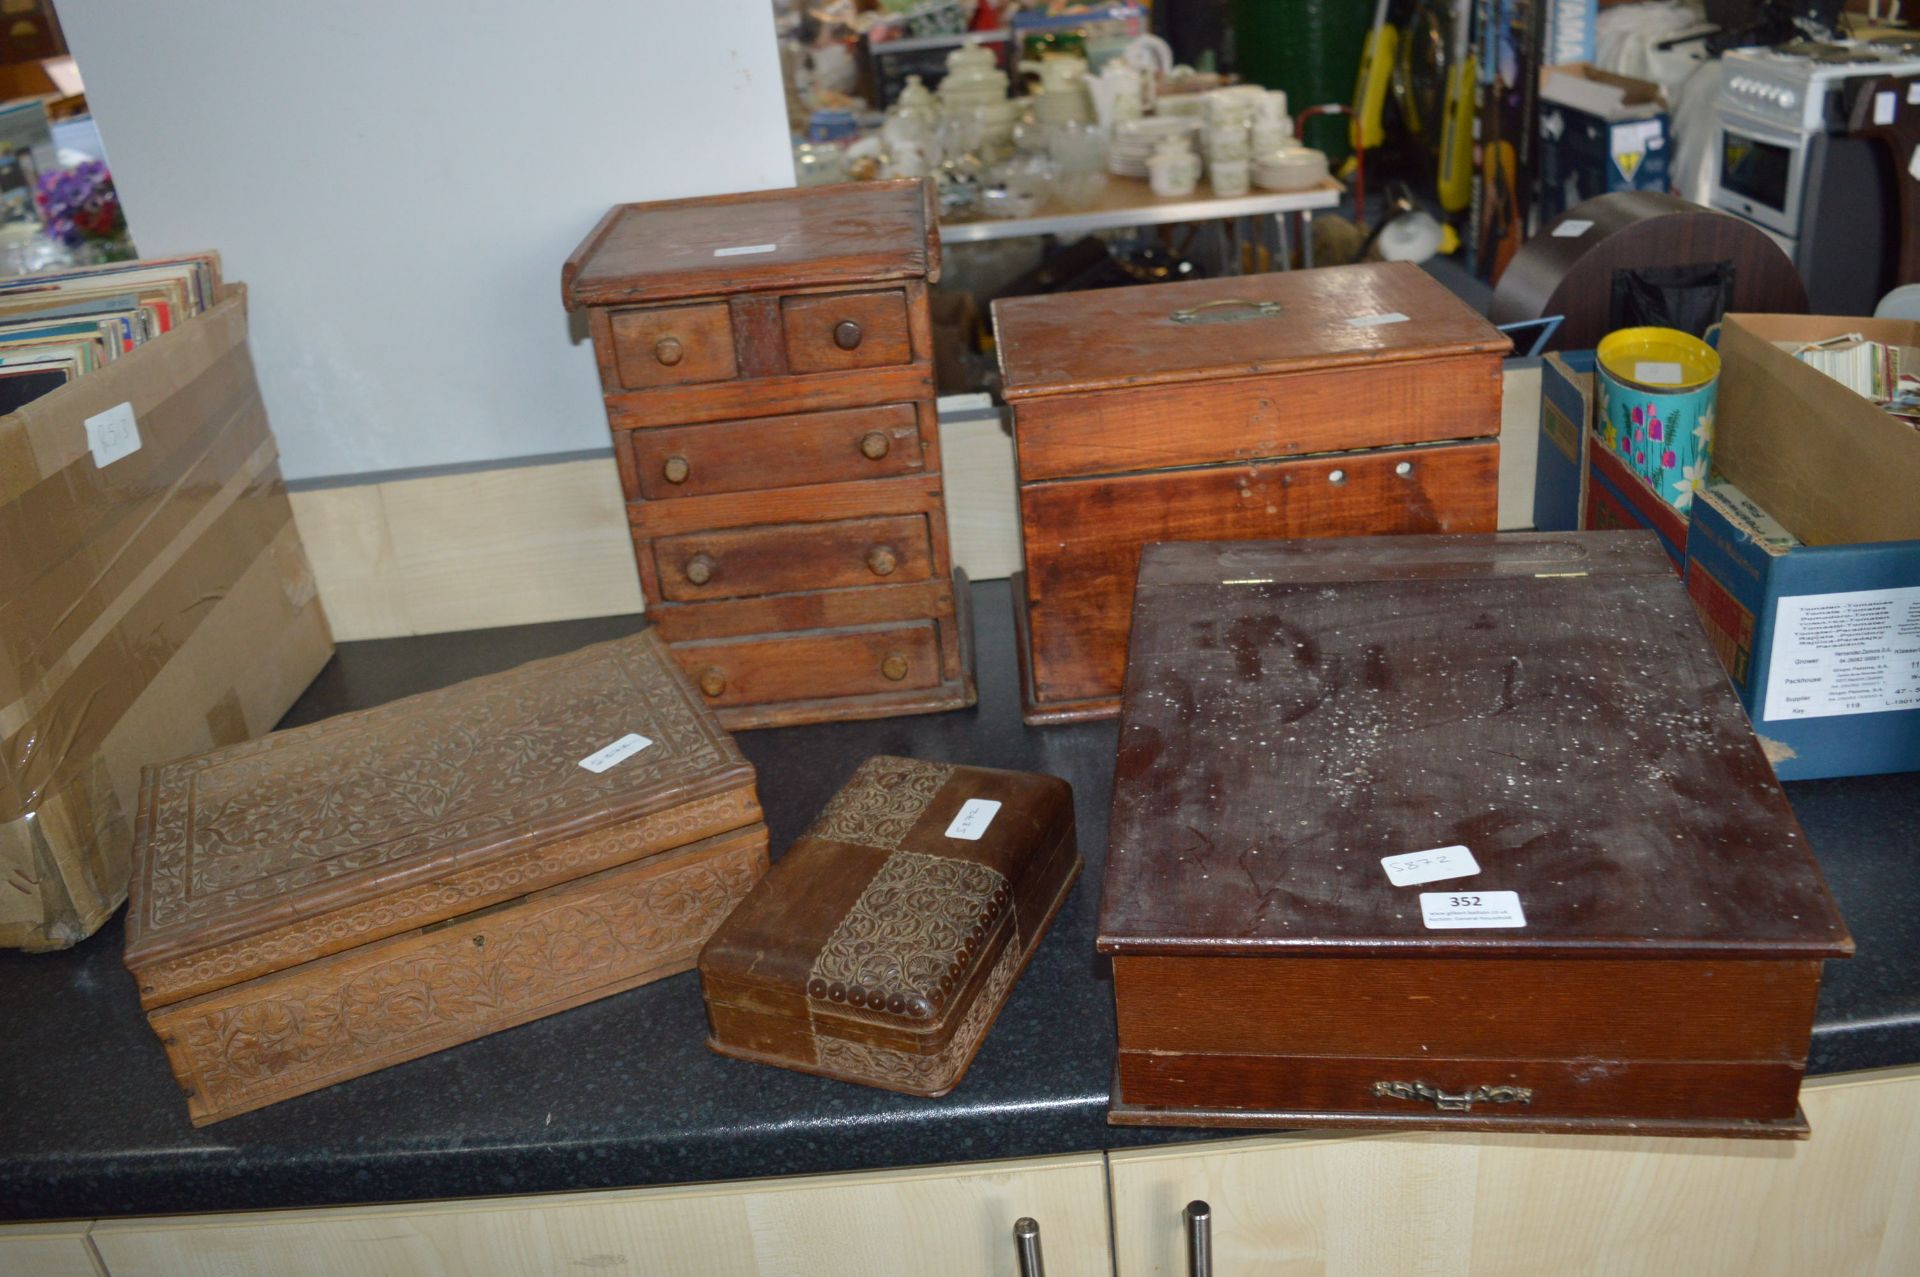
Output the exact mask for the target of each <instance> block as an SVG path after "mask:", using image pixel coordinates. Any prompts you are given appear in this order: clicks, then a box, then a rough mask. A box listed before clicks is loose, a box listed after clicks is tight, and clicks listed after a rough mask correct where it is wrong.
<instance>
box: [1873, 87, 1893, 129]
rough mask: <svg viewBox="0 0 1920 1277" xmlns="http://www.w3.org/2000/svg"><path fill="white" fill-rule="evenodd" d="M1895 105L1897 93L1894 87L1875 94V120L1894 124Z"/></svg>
mask: <svg viewBox="0 0 1920 1277" xmlns="http://www.w3.org/2000/svg"><path fill="white" fill-rule="evenodd" d="M1894 106H1895V94H1894V92H1893V90H1892V89H1883V90H1882V91H1880V92H1879V93H1876V94H1874V95H1873V122H1874V123H1875V124H1892V123H1893V112H1894Z"/></svg>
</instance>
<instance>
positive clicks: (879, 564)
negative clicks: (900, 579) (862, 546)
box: [867, 545, 900, 576]
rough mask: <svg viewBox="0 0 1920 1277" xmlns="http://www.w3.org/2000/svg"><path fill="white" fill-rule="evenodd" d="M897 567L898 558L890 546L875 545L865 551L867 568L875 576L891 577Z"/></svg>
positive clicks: (898, 563)
mask: <svg viewBox="0 0 1920 1277" xmlns="http://www.w3.org/2000/svg"><path fill="white" fill-rule="evenodd" d="M899 566H900V559H899V556H898V555H896V554H894V552H893V547H892V546H890V545H876V546H874V547H873V548H872V549H871V550H868V551H867V567H868V568H869V569H871V570H872V572H873V574H874V575H875V576H891V575H893V570H894V569H895V568H897V567H899Z"/></svg>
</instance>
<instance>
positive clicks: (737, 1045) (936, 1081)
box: [700, 756, 1081, 1096]
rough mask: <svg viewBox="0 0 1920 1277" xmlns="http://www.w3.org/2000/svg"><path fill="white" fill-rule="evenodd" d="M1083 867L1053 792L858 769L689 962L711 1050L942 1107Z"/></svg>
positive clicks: (1068, 811) (1051, 782)
mask: <svg viewBox="0 0 1920 1277" xmlns="http://www.w3.org/2000/svg"><path fill="white" fill-rule="evenodd" d="M1080 867H1081V861H1080V851H1079V848H1078V846H1077V845H1076V843H1075V841H1074V824H1073V791H1072V789H1071V788H1070V787H1069V786H1068V785H1067V782H1065V781H1064V780H1060V779H1058V778H1056V777H1053V776H1040V775H1034V774H1032V773H1028V772H1009V771H997V770H993V769H990V768H984V767H961V766H955V765H954V764H951V763H935V762H923V761H920V760H918V759H912V758H892V757H886V756H882V757H878V758H870V759H868V760H867V761H866V762H865V763H863V764H861V766H860V768H859V770H858V771H856V772H855V773H854V775H853V779H851V780H850V781H848V782H847V785H846V787H845V788H843V789H842V790H840V792H839V793H837V794H835V795H834V797H833V800H832V801H831V802H829V803H828V804H827V806H826V809H825V810H824V811H822V812H821V813H820V817H819V819H817V820H815V821H814V823H813V825H812V826H811V827H810V828H809V829H808V830H807V832H806V833H805V834H803V835H802V836H801V837H800V840H799V841H798V842H796V843H794V845H793V846H792V847H790V848H789V849H788V850H787V852H786V854H785V855H783V856H782V857H781V858H780V863H779V864H778V865H777V866H776V867H775V869H774V871H773V872H772V873H770V874H768V875H767V877H766V878H765V879H763V880H762V881H761V884H760V885H759V886H758V887H756V888H754V890H753V891H752V892H751V893H750V894H749V895H748V896H747V898H746V900H745V901H743V902H742V903H741V905H740V907H739V908H738V909H736V910H735V911H734V913H733V916H732V917H730V918H728V919H727V921H726V923H725V924H724V925H722V926H721V928H720V929H719V930H718V931H716V932H715V933H714V936H713V939H712V940H710V941H708V942H707V947H706V948H705V950H703V951H702V952H701V954H700V985H701V989H702V991H703V992H704V993H705V995H706V999H707V1017H708V1021H709V1023H710V1024H711V1025H712V1028H713V1033H712V1036H711V1037H709V1038H708V1039H707V1044H708V1045H709V1046H711V1047H712V1048H713V1049H714V1050H715V1051H718V1052H719V1053H720V1054H722V1055H729V1056H734V1057H736V1058H739V1059H742V1060H753V1061H756V1062H758V1063H761V1064H777V1065H780V1066H781V1067H783V1068H790V1069H798V1070H800V1071H801V1072H804V1073H818V1074H821V1075H822V1076H825V1077H834V1078H839V1079H841V1080H842V1081H846V1082H860V1083H863V1084H865V1085H867V1086H878V1087H882V1088H884V1089H886V1090H890V1091H904V1092H906V1093H908V1094H911V1095H924V1096H937V1095H945V1094H946V1093H947V1092H948V1091H950V1090H952V1089H953V1088H954V1086H955V1085H957V1084H958V1083H959V1081H960V1079H961V1077H962V1076H964V1075H965V1073H966V1071H967V1066H968V1065H969V1064H971V1063H972V1062H973V1057H974V1054H975V1053H976V1052H977V1051H979V1049H980V1044H981V1043H982V1042H984V1041H985V1040H986V1036H987V1031H988V1030H989V1029H991V1028H992V1027H993V1021H994V1017H995V1016H997V1015H998V1014H999V1013H1000V1008H1001V1006H1003V1005H1004V1004H1005V1003H1006V1000H1007V995H1008V994H1010V993H1011V992H1012V991H1013V985H1014V982H1015V981H1016V980H1018V979H1019V978H1020V973H1021V972H1022V971H1024V970H1026V967H1027V962H1028V960H1029V959H1031V958H1032V957H1033V952H1034V950H1035V949H1036V948H1037V947H1038V946H1039V944H1040V940H1041V938H1042V937H1043V936H1045V935H1046V932H1047V928H1048V926H1050V925H1051V924H1052V922H1053V918H1054V915H1055V914H1057V913H1058V912H1059V911H1060V906H1061V905H1062V904H1063V903H1064V902H1065V901H1066V898H1067V892H1068V891H1069V890H1071V889H1072V887H1073V881H1074V879H1075V878H1077V877H1078V876H1079V874H1080Z"/></svg>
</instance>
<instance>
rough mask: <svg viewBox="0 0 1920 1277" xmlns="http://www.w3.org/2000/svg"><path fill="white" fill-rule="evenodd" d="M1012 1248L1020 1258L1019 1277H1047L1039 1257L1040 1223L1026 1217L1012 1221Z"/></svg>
mask: <svg viewBox="0 0 1920 1277" xmlns="http://www.w3.org/2000/svg"><path fill="white" fill-rule="evenodd" d="M1013 1248H1014V1250H1015V1251H1016V1252H1017V1253H1018V1254H1019V1256H1020V1277H1047V1263H1046V1260H1044V1259H1042V1258H1041V1257H1040V1223H1039V1221H1038V1220H1035V1219H1033V1218H1031V1217H1028V1216H1022V1217H1021V1218H1019V1219H1016V1220H1014V1221H1013Z"/></svg>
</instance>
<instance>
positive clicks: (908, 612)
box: [647, 577, 953, 643]
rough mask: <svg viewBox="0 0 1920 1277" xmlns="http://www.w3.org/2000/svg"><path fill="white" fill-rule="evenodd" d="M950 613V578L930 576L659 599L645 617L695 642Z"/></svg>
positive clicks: (671, 636) (670, 634) (678, 638)
mask: <svg viewBox="0 0 1920 1277" xmlns="http://www.w3.org/2000/svg"><path fill="white" fill-rule="evenodd" d="M952 611H953V582H952V581H951V579H949V578H946V577H932V578H929V579H927V580H925V581H915V582H911V583H909V584H906V585H873V586H865V587H861V588H857V589H847V590H810V591H806V592H803V593H797V594H773V595H768V596H767V597H765V598H755V599H715V600H713V601H712V602H707V603H658V604H654V605H653V606H651V607H649V608H648V609H647V616H648V617H649V618H651V620H652V621H653V623H654V625H655V626H657V627H658V628H659V630H660V633H661V634H663V635H665V636H666V639H667V641H668V642H669V643H697V642H700V641H702V640H704V639H719V638H741V637H743V636H745V635H749V634H786V633H791V632H793V631H796V630H838V629H847V628H850V627H852V626H858V625H882V624H885V623H887V622H889V621H922V620H925V619H927V618H928V617H941V616H947V615H949V614H951V613H952Z"/></svg>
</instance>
